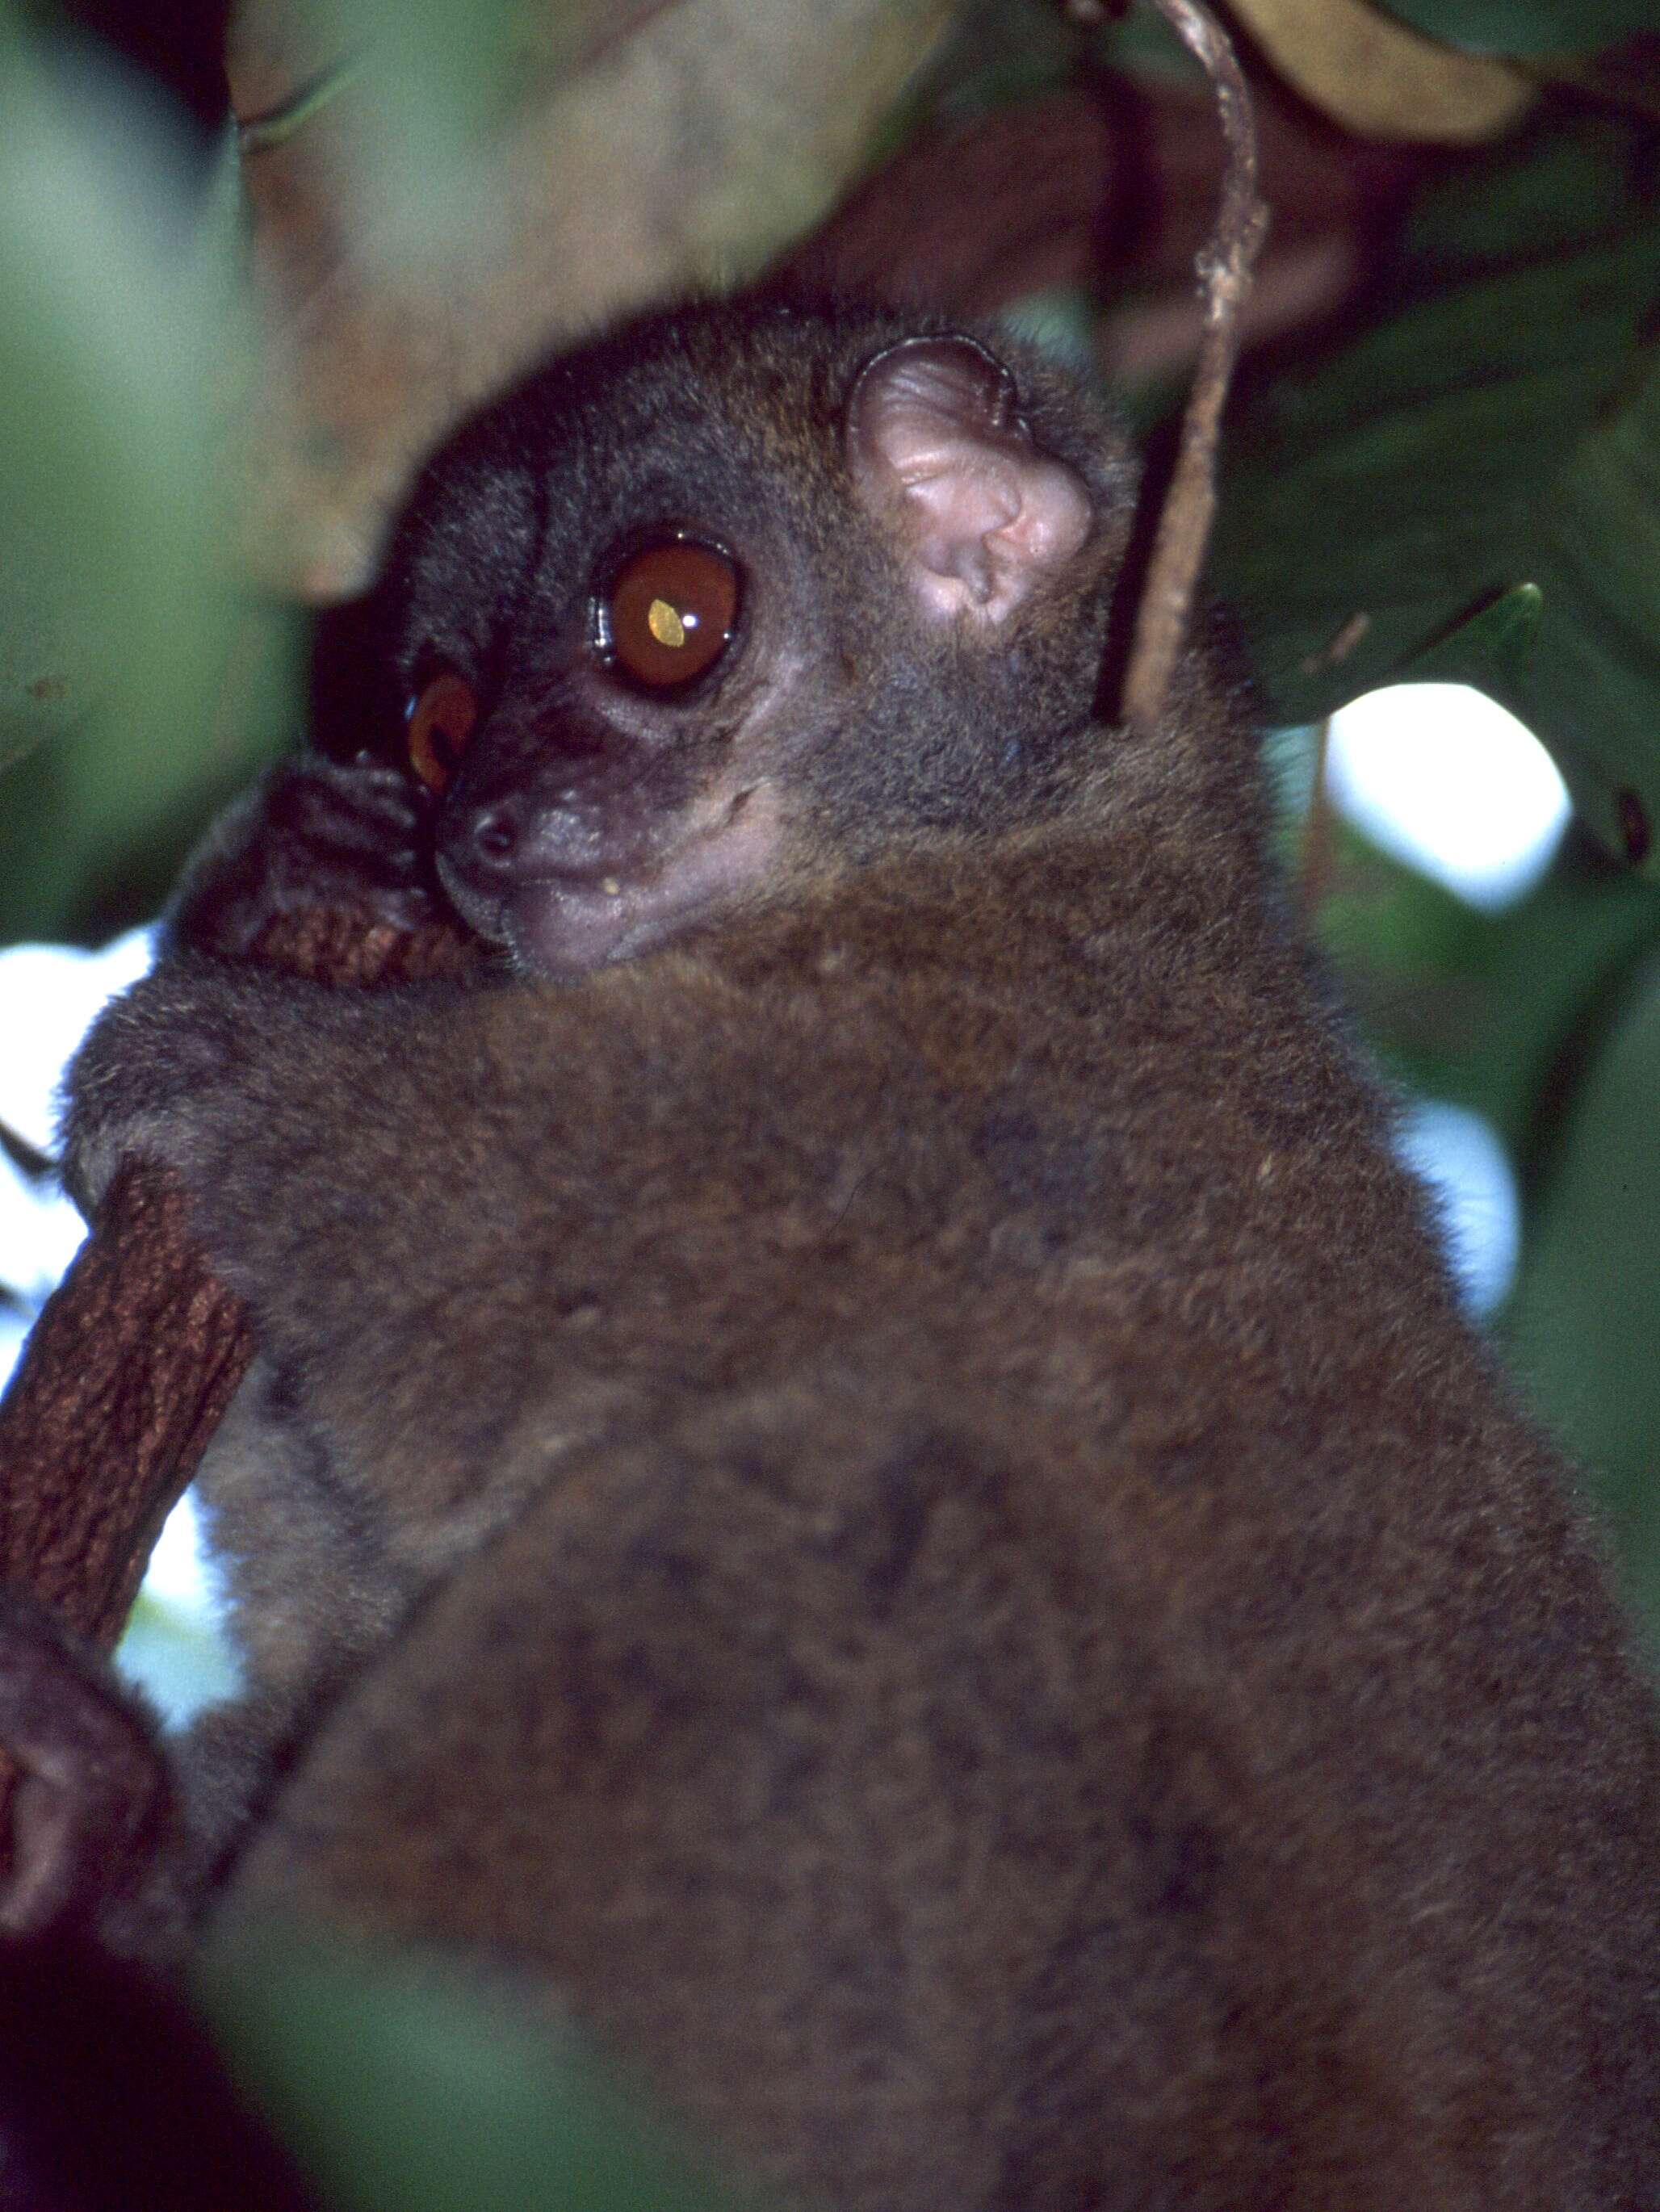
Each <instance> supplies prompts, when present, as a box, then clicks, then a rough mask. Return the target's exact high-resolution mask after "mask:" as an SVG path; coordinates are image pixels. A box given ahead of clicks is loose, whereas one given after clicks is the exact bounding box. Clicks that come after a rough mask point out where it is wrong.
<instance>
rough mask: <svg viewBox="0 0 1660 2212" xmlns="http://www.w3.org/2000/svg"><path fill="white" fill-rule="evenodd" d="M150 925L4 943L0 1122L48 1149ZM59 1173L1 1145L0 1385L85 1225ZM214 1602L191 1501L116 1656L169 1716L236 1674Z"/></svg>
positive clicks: (145, 960) (145, 965)
mask: <svg viewBox="0 0 1660 2212" xmlns="http://www.w3.org/2000/svg"><path fill="white" fill-rule="evenodd" d="M154 957H155V945H154V935H153V933H152V932H150V931H149V930H143V929H135V930H130V931H129V932H128V933H127V934H126V935H125V936H124V937H118V938H117V939H115V940H114V942H113V943H112V944H110V945H106V946H105V947H104V949H103V950H102V951H100V952H83V951H80V950H78V949H77V948H76V946H74V945H15V946H13V947H11V948H10V949H9V951H5V952H3V953H0V1042H3V1050H0V1121H3V1122H4V1123H5V1124H6V1126H7V1127H9V1128H10V1129H11V1130H12V1131H13V1132H14V1133H15V1134H16V1135H18V1136H20V1137H21V1138H23V1139H25V1140H26V1142H27V1143H28V1144H30V1145H33V1146H35V1147H36V1149H37V1150H39V1151H40V1152H49V1151H50V1150H51V1149H52V1144H53V1139H54V1136H55V1127H54V1121H55V1103H54V1102H55V1099H56V1095H57V1090H58V1083H59V1081H60V1079H62V1076H63V1073H64V1066H66V1064H67V1063H68V1061H69V1060H70V1055H71V1054H73V1053H74V1051H75V1049H76V1046H77V1045H78V1044H79V1043H80V1042H81V1040H82V1037H83V1036H85V1034H86V1032H87V1030H88V1027H89V1026H90V1024H91V1023H92V1020H93V1018H94V1015H96V1014H97V1013H98V1012H100V1009H101V1008H102V1007H103V1006H105V1005H106V1004H107V1002H108V1001H109V1000H111V999H112V997H114V995H115V994H116V993H117V992H118V991H125V989H126V988H127V987H128V986H129V984H131V983H135V982H137V980H138V978H139V977H140V976H141V975H144V974H145V973H146V972H147V970H148V969H149V966H150V963H151V961H152V959H153V958H154ZM84 1233H85V1232H84V1229H83V1225H82V1220H81V1217H80V1215H79V1214H78V1213H77V1212H76V1210H75V1208H74V1206H71V1205H70V1201H69V1200H68V1199H67V1198H65V1197H64V1194H63V1193H62V1192H61V1191H60V1190H59V1189H58V1188H57V1186H56V1184H55V1183H53V1182H51V1181H46V1182H34V1181H33V1180H31V1179H30V1178H29V1177H27V1176H25V1175H23V1174H22V1173H21V1170H19V1169H17V1168H16V1167H15V1166H14V1165H13V1164H12V1163H11V1162H10V1160H9V1159H8V1158H4V1157H3V1155H0V1285H3V1288H4V1289H5V1291H7V1292H9V1293H10V1294H12V1297H13V1298H15V1299H21V1301H22V1303H21V1304H13V1303H11V1302H10V1301H8V1302H7V1303H5V1304H0V1387H3V1385H4V1383H5V1381H6V1378H7V1376H9V1374H10V1372H11V1370H12V1368H13V1367H14V1365H15V1364H16V1360H17V1356H18V1354H19V1352H21V1350H22V1346H23V1339H24V1337H25V1335H26V1334H27V1331H28V1326H29V1322H30V1320H31V1318H32V1310H33V1308H34V1307H35V1306H37V1305H38V1304H40V1300H41V1299H43V1298H44V1297H46V1295H47V1293H48V1292H49V1291H51V1290H52V1287H53V1285H55V1284H56V1283H57V1281H58V1278H59V1277H60V1276H61V1275H62V1273H63V1272H64V1268H65V1267H68V1265H69V1263H70V1260H71V1259H73V1257H74V1256H75V1252H76V1247H77V1246H78V1245H79V1243H80V1242H81V1239H82V1236H83V1234H84ZM216 1611H217V1600H216V1593H215V1590H214V1589H213V1585H212V1580H211V1577H210V1571H209V1570H208V1569H207V1566H206V1565H205V1562H204V1558H203V1555H202V1550H201V1546H200V1542H199V1540H198V1532H197V1527H196V1517H195V1514H194V1510H193V1508H192V1504H191V1501H190V1500H189V1499H188V1498H186V1499H185V1500H184V1501H183V1502H182V1503H181V1504H179V1506H178V1507H176V1508H175V1509H174V1510H173V1513H172V1514H171V1515H170V1516H169V1517H168V1520H167V1525H166V1526H165V1528H163V1529H162V1531H161V1537H160V1539H159V1540H158V1541H157V1543H156V1547H155V1552H154V1553H152V1555H151V1559H150V1565H149V1572H148V1574H147V1576H146V1577H145V1582H144V1589H143V1595H142V1598H141V1601H140V1606H139V1609H138V1613H137V1617H136V1618H135V1620H134V1622H133V1625H132V1627H131V1629H130V1631H129V1632H128V1634H127V1636H126V1638H125V1639H124V1641H123V1643H122V1645H121V1648H120V1650H119V1652H118V1654H117V1659H118V1662H119V1663H120V1664H121V1665H122V1666H123V1667H124V1668H125V1669H126V1670H127V1672H128V1673H129V1674H131V1675H132V1676H133V1677H134V1679H135V1680H139V1681H141V1682H143V1685H144V1686H145V1687H146V1688H147V1689H148V1690H149V1692H150V1693H151V1695H152V1696H153V1697H155V1699H156V1702H157V1703H158V1704H159V1705H161V1709H162V1711H164V1712H165V1713H166V1714H167V1717H169V1718H170V1719H173V1720H181V1719H184V1718H185V1717H188V1716H189V1714H190V1713H191V1712H192V1711H195V1710H196V1709H198V1707H199V1706H201V1705H204V1704H205V1703H207V1702H208V1701H209V1700H210V1699H214V1698H219V1697H223V1696H225V1695H226V1694H227V1693H228V1692H229V1691H230V1690H231V1689H232V1688H234V1684H235V1673H234V1662H232V1660H231V1658H230V1656H229V1653H228V1648H227V1646H226V1645H225V1644H224V1641H223V1639H222V1637H221V1636H220V1634H219V1632H218V1631H217V1628H216Z"/></svg>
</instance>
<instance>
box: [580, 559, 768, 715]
mask: <svg viewBox="0 0 1660 2212" xmlns="http://www.w3.org/2000/svg"><path fill="white" fill-rule="evenodd" d="M737 615H738V570H737V568H736V566H735V564H734V563H733V562H732V561H730V560H728V559H727V556H726V555H725V554H724V553H721V552H717V550H715V548H714V546H713V545H699V544H696V543H695V542H694V541H693V540H691V539H690V538H667V539H666V540H665V541H664V542H663V544H660V545H649V546H648V547H647V548H646V550H644V551H643V552H641V553H635V554H634V555H633V556H631V557H630V558H629V560H627V561H625V562H623V566H622V568H619V569H618V571H617V576H616V579H615V580H614V581H613V582H612V584H611V590H610V592H608V593H607V595H606V597H605V601H604V604H603V606H602V608H601V617H602V623H603V642H604V645H605V650H606V652H607V653H609V655H610V658H611V661H612V662H613V664H614V665H616V666H617V667H618V668H620V669H621V670H622V671H623V674H624V675H625V676H631V677H632V678H634V680H635V683H636V684H647V685H648V686H649V687H650V688H651V689H652V690H654V691H664V690H671V689H672V688H673V687H675V686H677V685H678V684H690V682H691V680H692V678H694V677H696V676H702V674H703V672H704V671H705V670H706V669H710V668H713V667H714V664H715V662H716V661H717V660H719V659H720V658H721V654H722V653H724V652H725V651H726V649H727V646H728V645H729V644H730V643H731V641H732V630H733V623H734V621H735V620H736V619H737Z"/></svg>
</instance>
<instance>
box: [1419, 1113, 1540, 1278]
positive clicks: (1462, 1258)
mask: <svg viewBox="0 0 1660 2212" xmlns="http://www.w3.org/2000/svg"><path fill="white" fill-rule="evenodd" d="M1395 1142H1396V1146H1397V1147H1398V1149H1399V1151H1400V1153H1401V1157H1402V1158H1403V1159H1404V1160H1405V1161H1406V1163H1407V1165H1408V1167H1409V1168H1411V1169H1412V1170H1413V1171H1414V1174H1416V1175H1418V1176H1420V1177H1421V1178H1422V1180H1423V1181H1424V1182H1426V1183H1427V1184H1428V1185H1429V1187H1430V1188H1431V1190H1432V1192H1433V1193H1434V1195H1435V1199H1436V1203H1437V1211H1438V1213H1439V1216H1440V1222H1441V1235H1442V1240H1443V1243H1444V1246H1445V1249H1446V1253H1447V1257H1448V1259H1449V1261H1450V1263H1451V1266H1452V1271H1453V1273H1454V1274H1455V1275H1456V1277H1457V1279H1458V1281H1459V1285H1460V1286H1461V1288H1462V1291H1463V1293H1464V1297H1465V1301H1466V1303H1467V1304H1468V1307H1469V1309H1470V1310H1471V1312H1472V1313H1474V1314H1476V1315H1478V1316H1479V1315H1481V1314H1487V1313H1491V1312H1492V1310H1493V1308H1494V1307H1495V1306H1496V1305H1497V1304H1499V1300H1500V1299H1501V1298H1502V1297H1504V1295H1505V1291H1508V1290H1509V1288H1510V1286H1511V1279H1512V1278H1513V1277H1514V1275H1515V1273H1516V1261H1517V1251H1518V1249H1519V1247H1520V1243H1521V1208H1520V1206H1519V1204H1518V1201H1517V1189H1516V1177H1515V1176H1514V1174H1513V1173H1512V1171H1511V1164H1510V1160H1509V1158H1508V1156H1507V1155H1506V1153H1505V1148H1504V1146H1502V1145H1501V1144H1500V1143H1499V1139H1498V1137H1497V1136H1496V1135H1495V1133H1494V1132H1493V1128H1492V1127H1491V1126H1490V1124H1489V1123H1487V1121H1483V1119H1482V1118H1481V1115H1479V1114H1473V1113H1471V1112H1470V1110H1469V1109H1468V1107H1465V1106H1451V1105H1448V1104H1447V1103H1445V1102H1444V1101H1442V1100H1437V1099H1424V1100H1420V1102H1419V1103H1417V1104H1416V1105H1414V1107H1412V1108H1411V1109H1409V1110H1408V1114H1407V1115H1406V1116H1405V1118H1404V1120H1403V1121H1402V1126H1401V1127H1400V1129H1399V1131H1398V1132H1397V1134H1396V1139H1395Z"/></svg>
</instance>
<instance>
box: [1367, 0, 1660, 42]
mask: <svg viewBox="0 0 1660 2212" xmlns="http://www.w3.org/2000/svg"><path fill="white" fill-rule="evenodd" d="M1383 5H1384V8H1385V11H1386V12H1387V13H1388V14H1389V15H1398V16H1399V17H1400V18H1401V21H1402V22H1403V23H1410V24H1411V25H1412V26H1413V27H1414V30H1419V31H1426V32H1428V33H1429V35H1430V36H1431V37H1432V39H1444V40H1446V41H1447V43H1448V45H1449V46H1469V47H1471V48H1473V49H1474V50H1475V52H1478V53H1493V54H1547V53H1590V52H1595V51H1596V49H1597V48H1598V47H1599V46H1612V45H1613V44H1614V41H1615V40H1618V39H1627V38H1630V37H1631V36H1632V34H1633V33H1634V32H1637V31H1660V4H1657V0H1383Z"/></svg>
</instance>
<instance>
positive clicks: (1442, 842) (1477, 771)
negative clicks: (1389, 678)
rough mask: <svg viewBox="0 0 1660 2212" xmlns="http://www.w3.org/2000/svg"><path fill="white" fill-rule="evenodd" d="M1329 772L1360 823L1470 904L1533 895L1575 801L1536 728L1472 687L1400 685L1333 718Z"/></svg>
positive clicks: (1495, 904) (1336, 794) (1344, 806)
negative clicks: (1531, 892)
mask: <svg viewBox="0 0 1660 2212" xmlns="http://www.w3.org/2000/svg"><path fill="white" fill-rule="evenodd" d="M1327 776H1328V781H1329V787H1330V791H1331V794H1332V797H1333V799H1335V802H1336V804H1337V805H1338V806H1339V807H1340V808H1341V811H1343V812H1344V813H1345V814H1346V815H1347V817H1349V819H1350V820H1351V821H1352V822H1353V823H1355V824H1356V825H1357V827H1359V829H1364V830H1365V833H1366V835H1367V836H1369V837H1371V838H1372V839H1373V840H1374V842H1376V843H1377V844H1378V845H1380V846H1381V847H1382V848H1383V850H1384V851H1385V852H1386V853H1389V854H1393V855H1394V856H1395V859H1396V860H1404V861H1406V862H1407V863H1408V866H1412V867H1414V868H1417V869H1419V870H1420V871H1421V872H1422V873H1424V874H1425V875H1426V876H1432V877H1433V878H1435V880H1436V881H1437V882H1438V883H1442V884H1445V885H1446V886H1447V888H1448V889H1449V890H1453V891H1456V892H1457V893H1458V895H1459V896H1460V897H1461V898H1464V899H1467V900H1468V902H1469V903H1470V904H1471V905H1472V906H1477V907H1481V908H1487V909H1488V910H1489V911H1491V910H1493V909H1494V908H1499V907H1503V906H1507V905H1509V904H1510V903H1511V901H1512V900H1514V899H1517V898H1519V897H1521V896H1522V895H1523V892H1525V891H1528V890H1531V889H1532V887H1533V885H1534V884H1535V883H1536V882H1537V881H1538V879H1539V878H1540V877H1541V875H1542V874H1543V873H1544V872H1545V870H1546V869H1547V868H1548V866H1550V862H1551V858H1552V855H1553V854H1554V853H1555V850H1556V848H1557V846H1558V844H1559V843H1560V841H1561V836H1562V832H1563V831H1564V829H1566V827H1567V823H1568V816H1569V814H1570V812H1571V811H1572V810H1571V808H1570V805H1569V801H1568V795H1567V792H1566V787H1564V785H1563V782H1562V779H1561V777H1560V775H1558V773H1557V770H1556V765H1555V763H1554V761H1553V760H1552V759H1551V757H1550V755H1549V754H1548V752H1547V751H1546V750H1545V749H1544V747H1543V746H1542V745H1541V744H1540V743H1539V740H1538V739H1537V738H1535V736H1534V735H1533V734H1532V732H1530V731H1529V729H1527V728H1526V727H1525V726H1524V725H1523V724H1522V723H1521V722H1518V721H1517V719H1516V717H1515V715H1514V714H1508V713H1506V711H1505V708H1502V707H1500V706H1499V705H1498V704H1497V703H1496V702H1494V701H1493V700H1491V699H1489V698H1487V696H1486V695H1485V694H1484V693H1482V692H1480V691H1476V690H1472V689H1471V687H1470V686H1469V685H1468V684H1390V685H1389V687H1388V688H1387V689H1386V690H1382V691H1371V692H1368V693H1367V694H1366V696H1365V697H1364V698H1360V699H1356V700H1354V701H1353V702H1351V704H1350V705H1348V706H1347V707H1345V708H1342V709H1341V711H1340V712H1339V713H1337V714H1334V715H1333V716H1332V719H1331V740H1330V749H1329V764H1328V769H1327Z"/></svg>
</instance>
